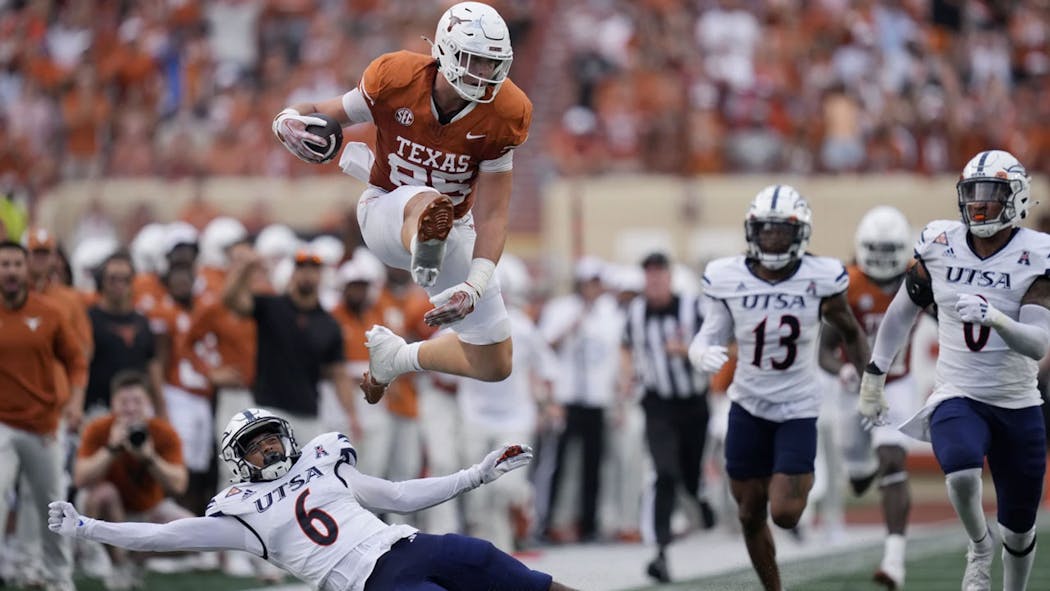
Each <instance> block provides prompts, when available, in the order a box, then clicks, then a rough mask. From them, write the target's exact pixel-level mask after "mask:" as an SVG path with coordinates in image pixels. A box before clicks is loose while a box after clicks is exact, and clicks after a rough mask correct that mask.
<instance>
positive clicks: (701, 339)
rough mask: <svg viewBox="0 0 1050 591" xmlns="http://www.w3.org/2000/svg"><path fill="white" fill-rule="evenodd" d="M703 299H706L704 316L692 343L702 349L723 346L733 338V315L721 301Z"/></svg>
mask: <svg viewBox="0 0 1050 591" xmlns="http://www.w3.org/2000/svg"><path fill="white" fill-rule="evenodd" d="M705 297H707V302H706V304H705V306H704V312H706V316H704V323H703V324H702V325H700V332H699V333H697V335H696V338H695V339H693V342H698V343H700V346H703V347H710V346H711V345H719V346H724V345H725V344H726V343H728V342H729V339H730V338H731V337H732V336H733V315H732V314H730V313H729V308H727V307H726V305H725V302H723V301H722V300H720V299H717V298H713V297H711V296H705Z"/></svg>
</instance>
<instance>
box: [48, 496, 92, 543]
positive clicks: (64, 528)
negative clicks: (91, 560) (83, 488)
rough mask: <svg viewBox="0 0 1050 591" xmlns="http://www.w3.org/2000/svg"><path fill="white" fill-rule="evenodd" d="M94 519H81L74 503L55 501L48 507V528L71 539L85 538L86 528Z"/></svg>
mask: <svg viewBox="0 0 1050 591" xmlns="http://www.w3.org/2000/svg"><path fill="white" fill-rule="evenodd" d="M92 521H94V520H93V519H91V518H90V517H81V515H80V514H79V513H77V510H76V509H75V508H74V507H73V504H72V503H67V502H65V501H54V502H52V503H50V504H48V506H47V528H48V529H50V530H51V531H53V532H55V533H56V534H59V535H63V536H66V537H70V538H76V537H83V532H84V528H85V527H87V526H88V525H89V524H90V523H91V522H92Z"/></svg>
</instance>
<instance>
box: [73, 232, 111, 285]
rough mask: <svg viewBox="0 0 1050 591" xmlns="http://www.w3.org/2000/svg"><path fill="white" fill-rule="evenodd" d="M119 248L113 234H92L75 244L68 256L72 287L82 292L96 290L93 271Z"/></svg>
mask: <svg viewBox="0 0 1050 591" xmlns="http://www.w3.org/2000/svg"><path fill="white" fill-rule="evenodd" d="M119 248H120V243H119V242H117V239H116V238H114V237H113V236H92V237H90V238H85V239H84V240H82V241H81V242H80V243H79V244H77V246H76V248H74V249H73V253H72V254H71V255H70V258H69V267H70V269H71V271H72V273H73V287H76V288H77V289H78V290H80V291H84V292H93V291H97V290H98V288H99V286H98V285H96V284H95V271H96V270H97V269H98V267H99V265H101V264H102V263H103V262H105V260H106V259H107V258H109V255H111V254H113V253H115V252H117V250H118V249H119Z"/></svg>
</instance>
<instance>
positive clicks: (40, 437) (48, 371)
mask: <svg viewBox="0 0 1050 591" xmlns="http://www.w3.org/2000/svg"><path fill="white" fill-rule="evenodd" d="M27 259H28V253H27V252H26V249H25V248H24V247H23V246H22V245H20V244H19V243H17V242H12V241H3V242H0V323H2V325H3V330H0V391H3V392H4V396H3V397H2V402H0V451H2V452H3V453H4V457H5V458H6V459H5V460H4V461H3V462H0V532H6V531H7V528H6V523H7V519H8V509H9V508H10V507H9V502H10V498H11V497H10V494H11V492H12V489H13V488H14V485H15V482H16V481H17V480H18V478H19V475H21V476H22V477H23V482H25V483H27V484H28V487H26V488H23V489H22V491H21V495H20V497H19V498H20V500H21V501H22V502H21V503H20V507H19V510H20V511H32V512H35V514H36V521H35V525H36V527H35V528H28V529H23V530H22V531H20V532H19V535H20V536H21V537H22V540H21V542H22V544H23V545H25V546H28V547H30V548H34V549H37V550H36V551H37V552H38V553H39V554H37V555H38V556H42V557H43V568H42V572H22V573H18V575H19V576H18V578H19V579H21V580H19V581H17V583H19V584H25V585H30V584H40V585H46V588H47V589H54V590H60V591H68V590H70V589H73V588H74V587H73V581H72V574H73V562H72V550H71V547H70V545H69V544H67V543H65V542H63V541H62V540H56V539H54V538H55V536H54V535H53V534H49V532H48V529H47V504H48V502H49V501H50V500H52V499H61V498H65V492H66V491H65V479H64V476H63V473H62V464H63V456H64V453H65V445H64V440H63V435H64V433H63V431H64V430H63V429H60V428H59V427H60V421H61V417H62V415H63V414H67V415H73V416H79V415H80V413H82V412H83V409H70V408H69V404H70V403H79V402H80V401H82V400H83V387H84V384H85V382H86V373H87V364H86V361H85V359H84V351H83V349H82V348H81V345H80V342H79V340H78V338H77V336H76V335H75V334H74V332H73V329H72V328H71V327H70V326H69V324H67V323H66V322H65V320H64V318H63V315H62V314H61V313H60V312H59V311H58V310H57V309H55V308H54V307H53V306H52V305H51V304H50V303H49V302H48V300H47V298H46V297H45V296H42V295H40V294H37V293H34V292H32V291H30V289H29V270H28V260H27ZM56 361H57V362H60V363H62V365H63V367H64V369H65V371H66V373H67V375H68V376H69V381H70V384H71V386H72V390H73V393H72V394H71V395H70V396H68V397H67V398H66V399H63V398H60V396H59V392H58V391H57V388H56V384H55V366H54V364H55V363H56Z"/></svg>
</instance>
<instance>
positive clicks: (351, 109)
mask: <svg viewBox="0 0 1050 591" xmlns="http://www.w3.org/2000/svg"><path fill="white" fill-rule="evenodd" d="M343 110H344V111H346V116H347V117H349V118H350V123H372V122H373V121H372V109H369V108H368V103H367V102H366V101H365V95H364V94H362V93H361V89H360V88H355V89H353V90H351V91H350V92H348V93H346V94H344V95H343Z"/></svg>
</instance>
